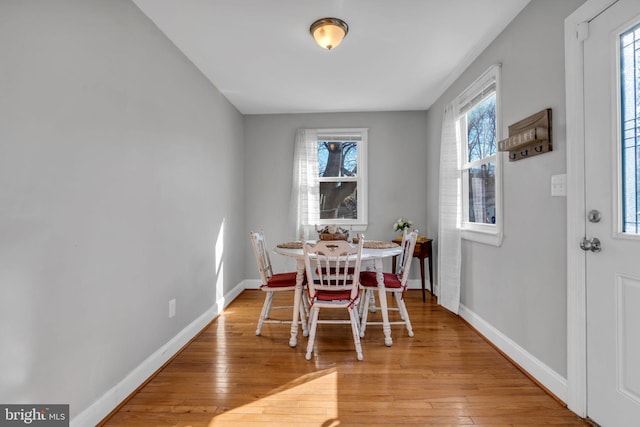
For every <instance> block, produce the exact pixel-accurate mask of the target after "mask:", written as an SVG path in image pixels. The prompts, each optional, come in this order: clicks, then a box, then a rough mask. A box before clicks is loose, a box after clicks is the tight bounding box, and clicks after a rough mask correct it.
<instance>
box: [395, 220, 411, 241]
mask: <svg viewBox="0 0 640 427" xmlns="http://www.w3.org/2000/svg"><path fill="white" fill-rule="evenodd" d="M412 225H413V221H410V220H408V219H404V218H402V217H400V218H398V220H397V221H396V222H395V223H394V224H393V231H397V232H399V233H400V237H402V234H403V233H404V229H405V228H411V226H412Z"/></svg>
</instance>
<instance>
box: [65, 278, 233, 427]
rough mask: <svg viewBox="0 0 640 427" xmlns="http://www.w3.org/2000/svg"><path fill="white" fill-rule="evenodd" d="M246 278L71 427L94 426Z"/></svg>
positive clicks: (207, 319) (221, 307)
mask: <svg viewBox="0 0 640 427" xmlns="http://www.w3.org/2000/svg"><path fill="white" fill-rule="evenodd" d="M245 282H246V281H243V282H242V283H240V284H238V285H237V286H236V287H234V288H233V289H232V290H231V291H230V292H228V293H227V294H226V295H224V296H222V297H221V298H220V299H218V300H217V301H216V303H215V304H214V305H213V306H212V307H211V308H209V309H208V310H207V311H206V312H204V313H203V314H202V315H201V316H200V317H198V318H197V319H196V320H194V321H193V322H191V323H190V324H189V325H188V326H187V327H186V328H184V329H183V330H182V331H180V332H179V333H178V334H177V335H176V336H174V337H173V338H171V340H169V342H167V343H166V344H164V345H163V346H162V347H160V348H159V349H158V350H157V351H155V352H154V353H153V354H151V355H150V356H149V357H147V358H146V359H145V360H144V361H143V362H142V363H141V364H140V365H138V366H137V367H136V368H135V369H134V370H133V371H131V372H130V373H129V374H128V375H127V376H126V377H124V378H123V379H122V380H121V381H120V382H119V383H118V384H116V385H115V387H113V388H111V389H110V390H108V391H107V392H106V393H105V394H104V395H102V397H100V398H99V399H98V400H96V401H95V402H94V403H93V404H92V405H91V406H89V407H88V408H87V409H85V410H84V411H82V412H80V413H79V414H78V415H76V416H75V417H74V418H73V419H72V420H71V422H70V424H69V425H70V427H89V426H95V425H96V424H98V423H99V422H100V421H102V420H103V419H104V417H106V416H107V415H109V413H110V412H111V411H113V410H114V409H115V408H116V407H117V406H118V405H119V404H120V403H122V401H124V399H126V398H127V397H128V396H129V395H130V394H131V393H133V392H134V391H135V390H136V389H137V388H138V387H140V385H141V384H143V383H144V382H145V381H146V380H147V379H149V377H151V375H153V373H154V372H156V371H157V370H158V369H160V368H161V367H162V365H164V364H165V363H166V362H167V361H168V360H169V359H171V358H172V357H173V356H174V355H175V354H176V353H177V352H178V351H180V349H181V348H182V347H184V346H185V344H187V343H188V342H189V341H190V340H191V339H192V338H193V337H195V336H196V334H198V332H200V331H201V330H202V329H203V328H204V327H205V326H207V325H208V324H209V323H210V322H211V321H212V320H213V319H214V318H215V317H216V316H217V315H219V314H220V313H221V312H222V311H223V310H224V308H225V307H227V306H228V305H229V303H230V302H231V301H233V300H234V299H235V298H236V297H237V296H238V295H240V293H241V292H242V291H243V290H244V289H245Z"/></svg>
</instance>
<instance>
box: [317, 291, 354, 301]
mask: <svg viewBox="0 0 640 427" xmlns="http://www.w3.org/2000/svg"><path fill="white" fill-rule="evenodd" d="M316 299H318V300H320V301H336V300H349V299H351V291H350V290H345V291H323V290H318V291H317V292H316Z"/></svg>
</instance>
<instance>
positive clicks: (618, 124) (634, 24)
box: [582, 0, 640, 427]
mask: <svg viewBox="0 0 640 427" xmlns="http://www.w3.org/2000/svg"><path fill="white" fill-rule="evenodd" d="M588 32H589V35H588V38H587V39H586V40H585V41H584V72H585V74H584V96H585V99H584V102H585V117H584V122H585V190H586V191H585V204H586V206H585V215H587V221H586V224H587V225H586V229H585V236H586V239H585V240H584V241H583V243H582V246H583V249H584V250H586V251H587V257H586V299H587V328H586V330H587V416H588V417H589V418H591V419H592V420H594V421H595V422H596V423H598V424H600V425H601V426H603V427H618V426H619V427H628V426H640V190H639V188H640V1H638V0H619V1H618V2H617V3H615V4H614V5H613V6H611V7H609V8H608V9H607V10H605V11H604V12H603V13H602V14H600V15H599V16H598V17H596V18H595V19H594V20H592V21H591V22H590V23H589V28H588ZM621 46H622V47H621ZM596 239H598V240H599V243H598V241H596ZM599 249H600V250H599ZM598 250H599V251H598Z"/></svg>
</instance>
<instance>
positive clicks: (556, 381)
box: [459, 304, 567, 402]
mask: <svg viewBox="0 0 640 427" xmlns="http://www.w3.org/2000/svg"><path fill="white" fill-rule="evenodd" d="M459 315H460V317H462V318H463V319H464V320H466V321H467V322H468V323H469V324H470V325H471V326H473V327H474V328H475V329H477V330H478V332H480V333H481V334H482V335H484V337H485V338H487V339H488V340H489V341H491V343H493V345H495V346H496V347H498V348H499V349H500V350H501V351H502V352H504V354H506V355H507V356H509V357H510V358H511V360H513V361H514V362H515V363H517V364H518V365H519V366H520V367H521V368H522V369H524V370H525V371H526V372H527V373H529V375H531V376H532V377H533V378H535V379H536V380H537V381H538V382H540V384H542V385H543V386H544V387H546V388H547V389H548V390H549V391H550V392H551V393H553V394H554V395H555V396H556V397H557V398H558V399H560V400H562V401H563V402H566V401H567V380H566V378H563V377H562V376H561V375H560V374H558V373H557V372H556V371H554V370H553V369H551V368H550V367H548V366H547V365H545V364H544V363H542V362H541V361H540V360H538V359H537V358H535V357H534V356H533V355H531V354H529V353H528V352H527V351H526V350H525V349H524V348H522V347H520V346H519V345H518V344H516V343H515V342H514V341H512V340H511V339H510V338H508V337H507V336H506V335H504V334H503V333H502V332H500V331H499V330H497V329H496V328H494V327H493V326H491V325H490V324H489V323H487V322H486V321H485V320H484V319H482V318H481V317H480V316H478V315H477V314H476V313H474V312H473V311H471V310H469V308H467V307H465V306H464V305H462V304H460V309H459Z"/></svg>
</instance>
